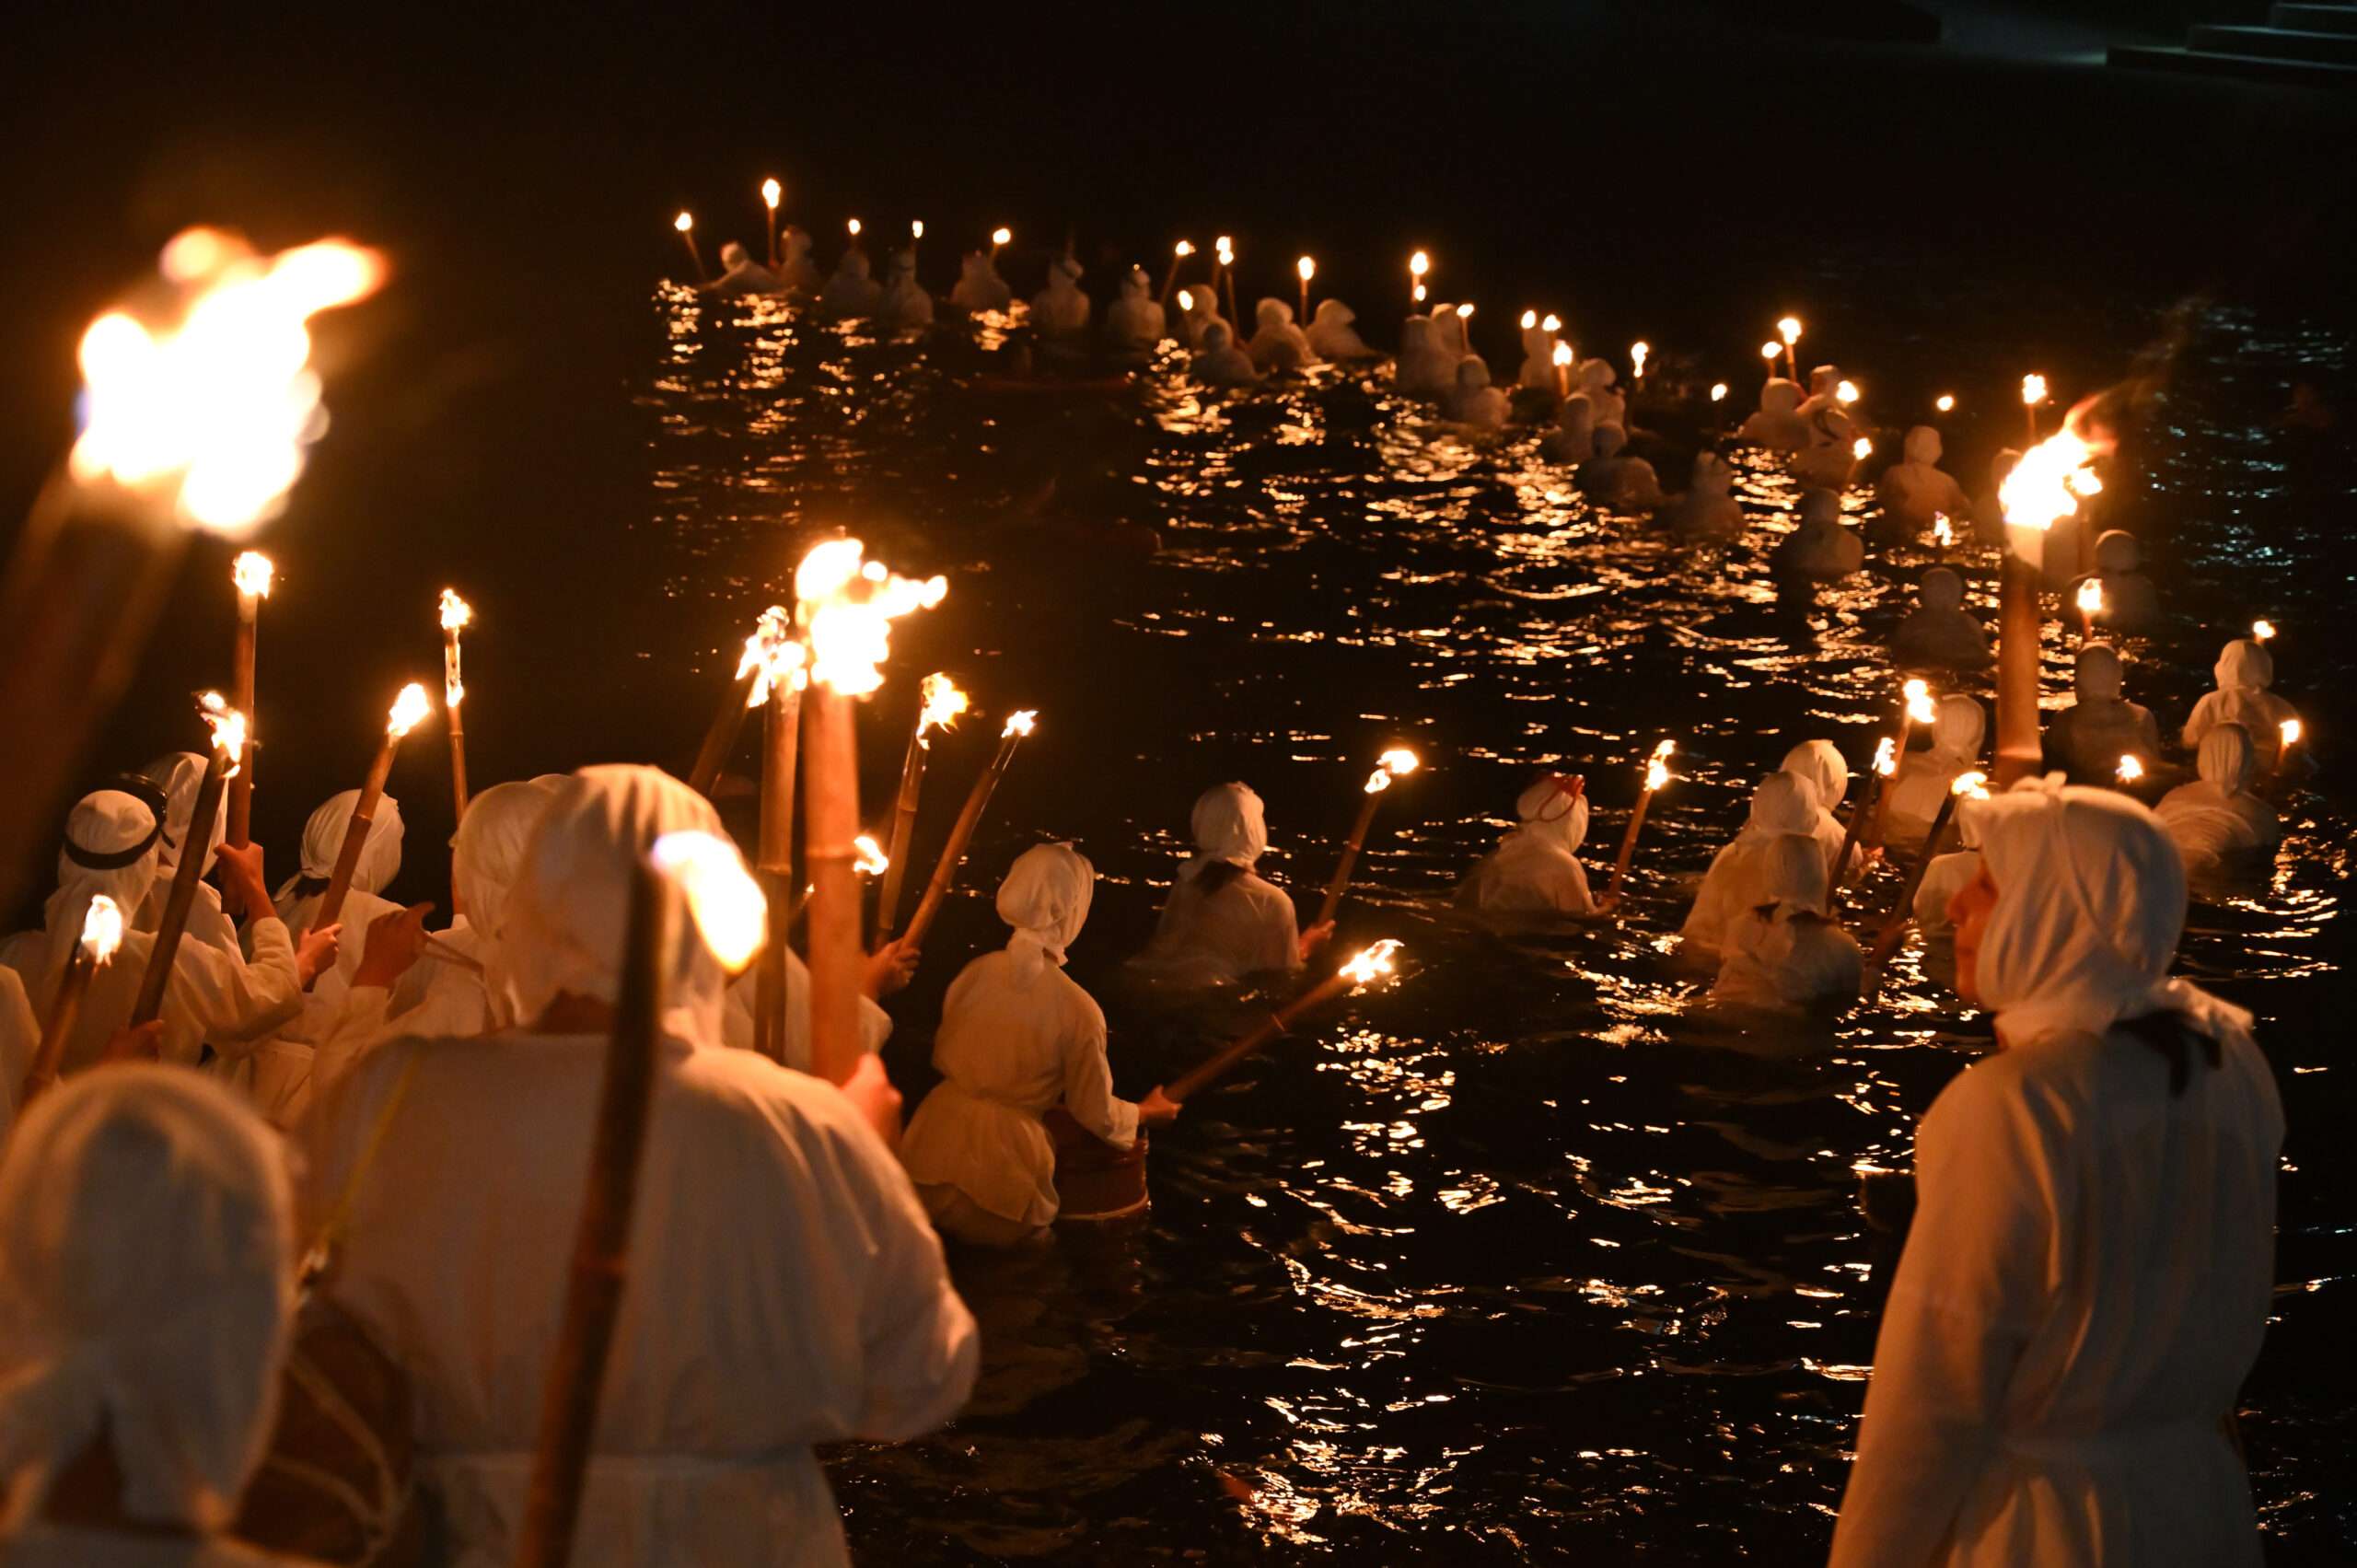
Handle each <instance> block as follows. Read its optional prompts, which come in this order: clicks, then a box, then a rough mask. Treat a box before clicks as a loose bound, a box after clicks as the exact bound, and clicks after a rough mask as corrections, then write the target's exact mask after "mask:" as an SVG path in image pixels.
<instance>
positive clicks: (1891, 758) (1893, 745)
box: [1875, 735, 1898, 778]
mask: <svg viewBox="0 0 2357 1568" xmlns="http://www.w3.org/2000/svg"><path fill="white" fill-rule="evenodd" d="M1875 772H1877V773H1880V774H1881V775H1882V776H1883V777H1884V778H1888V777H1890V775H1891V774H1893V773H1895V772H1898V741H1896V740H1894V739H1892V738H1890V737H1889V736H1887V735H1886V736H1884V737H1883V738H1881V739H1880V740H1878V741H1876V742H1875Z"/></svg>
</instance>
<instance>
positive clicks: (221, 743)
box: [196, 691, 246, 776]
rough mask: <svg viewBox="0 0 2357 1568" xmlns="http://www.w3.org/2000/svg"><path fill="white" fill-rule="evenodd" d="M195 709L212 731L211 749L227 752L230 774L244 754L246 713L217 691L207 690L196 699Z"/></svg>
mask: <svg viewBox="0 0 2357 1568" xmlns="http://www.w3.org/2000/svg"><path fill="white" fill-rule="evenodd" d="M196 707H197V711H198V712H199V713H200V714H203V716H204V722H205V725H206V726H207V727H208V728H210V729H211V730H212V731H213V749H215V751H221V752H226V753H227V754H228V757H229V761H230V770H229V772H230V775H231V776H235V774H236V772H237V761H238V758H240V757H242V756H244V755H245V754H246V715H245V714H241V713H239V712H238V710H237V709H235V708H233V707H231V706H230V705H229V700H228V699H227V698H226V697H224V696H222V695H221V693H220V692H218V691H207V692H204V693H203V694H202V695H201V696H199V697H198V698H197V700H196Z"/></svg>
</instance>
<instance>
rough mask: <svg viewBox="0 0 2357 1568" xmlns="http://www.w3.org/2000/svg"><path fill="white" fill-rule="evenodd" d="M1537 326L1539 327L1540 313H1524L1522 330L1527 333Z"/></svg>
mask: <svg viewBox="0 0 2357 1568" xmlns="http://www.w3.org/2000/svg"><path fill="white" fill-rule="evenodd" d="M1537 325H1538V311H1536V310H1526V311H1524V312H1523V313H1522V330H1523V331H1526V332H1527V331H1530V329H1531V328H1533V327H1535V326H1537Z"/></svg>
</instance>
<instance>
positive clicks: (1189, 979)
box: [1136, 871, 1301, 986]
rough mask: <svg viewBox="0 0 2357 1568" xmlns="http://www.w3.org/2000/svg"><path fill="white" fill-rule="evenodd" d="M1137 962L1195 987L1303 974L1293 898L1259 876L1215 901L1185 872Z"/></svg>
mask: <svg viewBox="0 0 2357 1568" xmlns="http://www.w3.org/2000/svg"><path fill="white" fill-rule="evenodd" d="M1136 962H1137V964H1138V966H1139V967H1140V968H1141V969H1143V970H1147V971H1148V972H1150V973H1151V974H1153V975H1154V976H1155V978H1156V979H1160V980H1165V981H1170V982H1171V983H1173V984H1178V985H1190V986H1202V985H1226V984H1233V983H1234V982H1236V981H1240V980H1243V979H1244V978H1245V977H1247V976H1248V975H1256V974H1267V973H1270V972H1272V971H1285V970H1296V969H1299V968H1300V967H1301V930H1300V926H1299V923H1298V921H1297V917H1296V916H1295V914H1294V910H1293V900H1292V899H1291V898H1289V897H1287V896H1286V895H1285V893H1284V892H1283V890H1282V889H1278V888H1276V887H1274V886H1272V885H1271V884H1270V883H1269V882H1267V881H1264V880H1263V879H1262V878H1261V877H1260V875H1259V874H1258V873H1256V872H1251V871H1247V872H1245V873H1244V874H1243V875H1242V876H1240V877H1237V878H1236V879H1235V880H1234V881H1232V882H1230V883H1228V884H1227V885H1226V886H1225V887H1224V888H1222V889H1219V891H1217V892H1215V893H1212V894H1209V895H1206V894H1205V893H1204V892H1203V890H1202V887H1201V886H1200V884H1199V882H1198V880H1197V879H1196V878H1195V877H1189V876H1187V875H1185V874H1184V873H1182V874H1181V875H1180V877H1179V881H1178V883H1177V884H1176V885H1174V886H1173V887H1172V888H1171V889H1170V897H1169V899H1168V900H1167V901H1166V902H1165V903H1164V904H1163V906H1162V917H1161V919H1160V920H1159V921H1158V922H1157V923H1155V930H1154V940H1153V941H1152V942H1150V943H1148V944H1147V946H1146V949H1145V951H1144V953H1143V954H1141V955H1140V956H1139V957H1138V958H1137V960H1136Z"/></svg>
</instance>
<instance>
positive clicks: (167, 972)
mask: <svg viewBox="0 0 2357 1568" xmlns="http://www.w3.org/2000/svg"><path fill="white" fill-rule="evenodd" d="M204 707H205V718H206V722H208V723H209V724H211V725H212V726H213V759H212V761H209V762H208V763H206V764H205V769H204V782H203V784H199V785H198V786H197V790H196V806H195V807H194V808H193V809H192V811H191V813H190V815H189V821H188V833H187V836H186V837H185V838H184V839H183V840H182V841H181V843H180V865H178V867H176V868H175V869H174V870H173V872H172V888H171V891H170V892H169V893H168V895H166V897H165V900H164V915H163V919H162V920H160V921H159V922H157V926H156V941H155V944H154V946H152V947H149V948H148V950H147V969H146V972H145V973H144V974H142V975H141V976H140V977H139V996H138V1000H136V1001H135V1002H134V1003H133V1004H132V1005H131V1024H132V1027H133V1028H138V1027H139V1026H140V1025H141V1024H152V1023H154V1022H155V1021H156V1019H157V1017H158V1016H161V1015H162V1013H163V1010H164V990H165V988H166V987H167V986H168V985H169V984H170V982H171V978H172V966H173V965H174V964H175V963H177V962H178V961H179V958H180V937H181V936H182V935H185V934H186V933H187V931H188V912H189V910H190V908H191V906H192V905H193V904H194V903H195V902H196V885H197V883H198V882H200V881H202V880H203V877H204V858H205V846H206V845H207V844H210V843H211V842H213V823H214V821H215V819H216V818H218V817H219V816H220V814H221V792H222V789H223V786H224V785H225V784H226V783H227V782H228V777H229V774H230V773H231V772H233V771H235V770H236V768H237V766H238V758H239V757H241V756H243V755H244V754H245V749H246V716H245V714H241V713H239V712H238V711H237V710H236V709H235V708H232V707H230V706H228V705H227V703H226V702H224V701H223V699H222V697H221V694H220V693H219V692H217V691H208V692H206V693H205V695H204ZM255 913H257V912H255V911H249V912H248V914H249V915H252V914H255Z"/></svg>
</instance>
